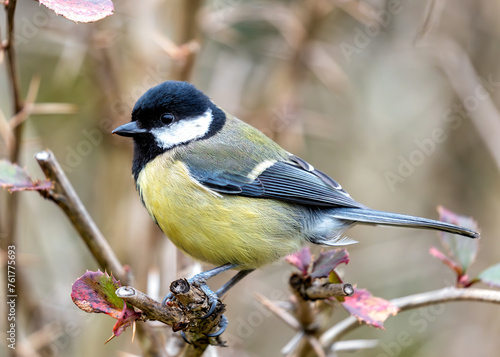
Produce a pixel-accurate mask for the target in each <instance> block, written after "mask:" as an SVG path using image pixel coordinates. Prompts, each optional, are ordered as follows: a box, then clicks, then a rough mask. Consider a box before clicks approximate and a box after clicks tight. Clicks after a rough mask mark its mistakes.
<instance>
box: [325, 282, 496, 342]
mask: <svg viewBox="0 0 500 357" xmlns="http://www.w3.org/2000/svg"><path fill="white" fill-rule="evenodd" d="M451 301H483V302H490V303H494V304H500V291H495V290H486V289H457V288H443V289H439V290H434V291H428V292H424V293H420V294H415V295H409V296H405V297H402V298H398V299H394V300H391V303H393V304H394V305H396V306H397V307H398V308H399V310H400V312H403V311H407V310H412V309H418V308H420V307H423V306H429V305H435V304H441V303H446V302H451ZM360 326H362V324H360V323H359V321H358V319H357V318H355V317H352V316H351V317H348V318H346V319H344V320H343V321H341V322H339V323H338V324H336V325H335V326H333V327H332V328H330V329H329V330H327V331H326V332H325V333H323V335H322V336H321V338H320V342H321V344H322V346H323V347H324V348H329V347H330V346H332V344H334V343H335V342H336V341H338V340H339V339H340V338H342V337H343V336H344V335H345V334H347V333H348V332H350V331H352V330H354V329H356V328H358V327H360Z"/></svg>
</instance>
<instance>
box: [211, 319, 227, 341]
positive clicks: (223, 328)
mask: <svg viewBox="0 0 500 357" xmlns="http://www.w3.org/2000/svg"><path fill="white" fill-rule="evenodd" d="M228 324H229V322H228V321H227V318H226V316H224V315H222V316H221V318H220V322H219V327H220V329H219V330H217V331H215V332H212V333H207V334H206V336H207V337H217V336H220V335H222V334H223V333H224V331H226V328H227V325H228Z"/></svg>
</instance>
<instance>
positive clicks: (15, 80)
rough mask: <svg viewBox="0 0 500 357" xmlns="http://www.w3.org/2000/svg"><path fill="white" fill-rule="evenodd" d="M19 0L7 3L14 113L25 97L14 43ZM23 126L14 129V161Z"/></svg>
mask: <svg viewBox="0 0 500 357" xmlns="http://www.w3.org/2000/svg"><path fill="white" fill-rule="evenodd" d="M16 4H17V0H10V1H9V2H8V3H6V5H5V10H6V12H7V42H6V43H5V45H4V49H5V52H6V55H7V66H8V70H9V82H10V86H11V92H12V98H13V104H14V113H15V114H17V113H19V112H20V111H21V110H22V109H23V99H22V97H21V84H20V80H19V73H18V70H17V59H16V51H15V43H14V14H15V12H16ZM21 133H22V131H21V127H18V128H17V129H16V130H15V131H14V136H15V144H14V148H13V150H12V151H11V152H10V155H9V158H10V161H12V162H17V158H18V156H19V142H20V139H21Z"/></svg>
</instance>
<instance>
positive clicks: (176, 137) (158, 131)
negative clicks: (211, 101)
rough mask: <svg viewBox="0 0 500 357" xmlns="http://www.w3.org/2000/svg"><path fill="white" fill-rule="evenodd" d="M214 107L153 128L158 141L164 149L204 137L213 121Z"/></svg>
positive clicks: (152, 131)
mask: <svg viewBox="0 0 500 357" xmlns="http://www.w3.org/2000/svg"><path fill="white" fill-rule="evenodd" d="M212 120H213V117H212V109H210V108H208V109H207V111H206V112H205V113H203V114H202V115H200V116H197V117H193V118H186V119H182V120H180V121H178V122H175V123H173V124H171V125H169V126H165V127H161V128H155V129H152V130H151V134H153V135H154V137H155V139H156V143H157V144H158V146H160V147H162V148H163V149H171V148H173V147H174V146H177V145H179V144H183V143H187V142H189V141H193V140H195V139H199V138H202V137H203V136H205V135H206V134H207V133H208V130H209V129H210V124H211V123H212Z"/></svg>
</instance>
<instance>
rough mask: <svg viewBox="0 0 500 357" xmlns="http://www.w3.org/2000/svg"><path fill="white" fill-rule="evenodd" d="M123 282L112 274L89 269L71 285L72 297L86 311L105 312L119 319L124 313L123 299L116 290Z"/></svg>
mask: <svg viewBox="0 0 500 357" xmlns="http://www.w3.org/2000/svg"><path fill="white" fill-rule="evenodd" d="M121 286H122V284H121V283H120V282H119V281H118V280H116V279H115V278H114V277H113V276H112V275H111V276H109V275H108V274H107V273H103V272H101V271H97V272H93V271H87V272H86V273H85V274H83V275H82V276H81V277H80V278H78V279H77V280H76V281H75V282H74V283H73V286H72V287H71V299H72V300H73V302H74V303H75V304H76V306H78V307H79V308H80V309H82V310H83V311H85V312H89V313H92V312H93V313H105V314H107V315H109V316H111V317H112V318H114V319H117V320H118V319H119V318H120V317H121V316H122V313H123V311H122V310H123V305H124V304H123V300H122V299H120V298H119V297H118V296H116V294H115V291H116V289H118V288H119V287H121Z"/></svg>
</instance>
